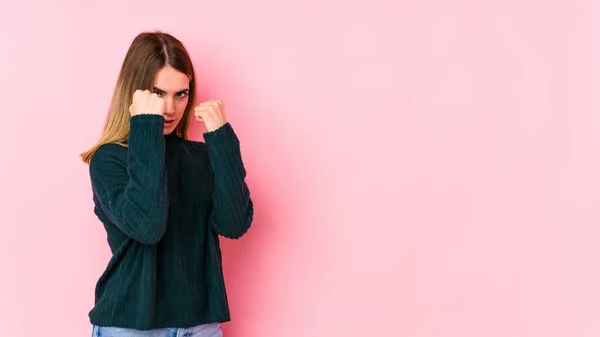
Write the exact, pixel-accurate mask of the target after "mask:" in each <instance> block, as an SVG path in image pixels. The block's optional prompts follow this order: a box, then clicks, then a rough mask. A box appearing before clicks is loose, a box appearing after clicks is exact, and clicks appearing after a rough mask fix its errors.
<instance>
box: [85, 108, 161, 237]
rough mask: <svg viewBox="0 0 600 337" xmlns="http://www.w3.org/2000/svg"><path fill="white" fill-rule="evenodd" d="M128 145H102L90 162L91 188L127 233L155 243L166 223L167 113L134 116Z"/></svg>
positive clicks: (103, 207)
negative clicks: (165, 129)
mask: <svg viewBox="0 0 600 337" xmlns="http://www.w3.org/2000/svg"><path fill="white" fill-rule="evenodd" d="M130 126H131V127H130V134H129V140H128V149H127V150H126V149H125V148H124V147H122V146H120V145H117V144H106V145H103V146H101V147H100V148H99V149H98V150H97V151H96V153H95V154H94V155H93V156H92V160H91V161H90V177H91V181H92V189H93V191H94V194H95V195H96V197H97V199H98V201H99V203H100V206H101V207H102V210H103V211H104V213H106V216H107V217H108V218H109V219H110V220H111V221H112V222H113V223H114V224H115V225H116V226H117V227H118V228H119V229H121V230H122V231H123V232H124V233H125V234H126V235H128V236H129V237H131V238H133V239H134V240H136V241H139V242H141V243H144V244H156V243H157V242H158V241H160V239H161V237H162V236H163V235H164V233H165V231H166V226H167V215H168V206H169V205H168V197H167V177H166V168H165V140H164V136H163V128H164V117H162V116H160V115H149V114H145V115H136V116H133V117H131V121H130Z"/></svg>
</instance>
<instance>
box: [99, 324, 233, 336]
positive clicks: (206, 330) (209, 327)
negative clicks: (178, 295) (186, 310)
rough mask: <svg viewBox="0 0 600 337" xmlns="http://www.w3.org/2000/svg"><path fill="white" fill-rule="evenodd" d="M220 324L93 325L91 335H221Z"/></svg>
mask: <svg viewBox="0 0 600 337" xmlns="http://www.w3.org/2000/svg"><path fill="white" fill-rule="evenodd" d="M222 336H223V334H222V331H221V324H220V323H211V324H202V325H198V326H195V327H191V328H167V329H156V330H146V331H140V330H133V329H124V328H116V327H110V326H97V325H94V329H93V331H92V337H222Z"/></svg>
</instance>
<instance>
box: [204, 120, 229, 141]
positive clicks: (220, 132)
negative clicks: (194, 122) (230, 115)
mask: <svg viewBox="0 0 600 337" xmlns="http://www.w3.org/2000/svg"><path fill="white" fill-rule="evenodd" d="M232 137H233V138H236V137H235V134H234V132H233V128H232V127H231V124H230V123H229V122H227V123H225V124H223V125H222V126H221V127H220V128H218V129H216V130H213V131H210V132H205V133H204V140H205V141H206V142H213V141H219V140H221V139H223V138H232Z"/></svg>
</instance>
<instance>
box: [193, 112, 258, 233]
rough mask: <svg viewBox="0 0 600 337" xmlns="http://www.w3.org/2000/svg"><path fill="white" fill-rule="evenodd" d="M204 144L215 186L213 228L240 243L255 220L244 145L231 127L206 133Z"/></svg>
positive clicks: (223, 127) (224, 126)
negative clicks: (244, 161)
mask: <svg viewBox="0 0 600 337" xmlns="http://www.w3.org/2000/svg"><path fill="white" fill-rule="evenodd" d="M204 140H205V141H206V145H207V147H208V153H209V158H210V165H211V168H212V171H213V174H214V182H215V185H214V186H215V187H214V192H213V209H212V213H211V226H212V228H213V230H214V231H215V232H217V233H218V234H220V235H222V236H224V237H227V238H230V239H238V238H240V237H241V236H242V235H244V234H245V233H246V231H248V229H249V228H250V224H251V223H252V219H253V217H254V205H253V203H252V199H251V198H250V191H249V189H248V185H247V184H246V182H245V178H246V170H245V168H244V163H243V162H242V156H241V152H240V142H239V140H238V138H237V136H236V134H235V132H234V131H233V128H232V127H231V124H229V123H226V124H225V125H223V126H222V127H220V128H219V129H217V130H214V131H212V132H207V133H205V134H204Z"/></svg>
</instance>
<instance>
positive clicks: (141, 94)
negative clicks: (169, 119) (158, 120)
mask: <svg viewBox="0 0 600 337" xmlns="http://www.w3.org/2000/svg"><path fill="white" fill-rule="evenodd" d="M129 113H130V114H131V116H135V115H140V114H153V115H161V116H162V115H163V114H164V113H165V101H164V100H163V99H162V98H160V97H158V95H157V94H155V93H151V92H150V91H149V90H136V91H135V92H134V93H133V100H132V103H131V105H130V106H129Z"/></svg>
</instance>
